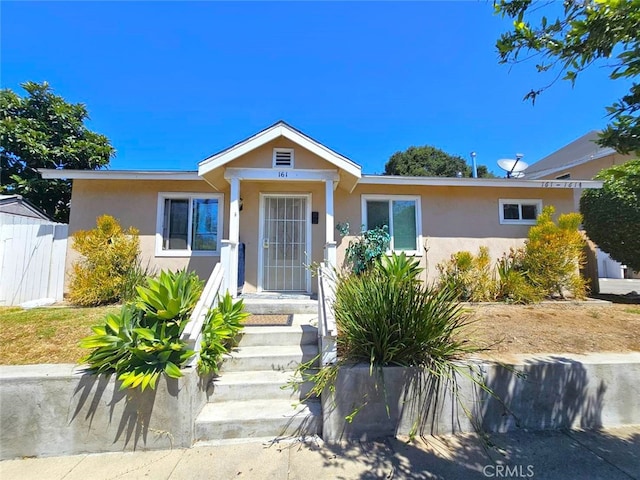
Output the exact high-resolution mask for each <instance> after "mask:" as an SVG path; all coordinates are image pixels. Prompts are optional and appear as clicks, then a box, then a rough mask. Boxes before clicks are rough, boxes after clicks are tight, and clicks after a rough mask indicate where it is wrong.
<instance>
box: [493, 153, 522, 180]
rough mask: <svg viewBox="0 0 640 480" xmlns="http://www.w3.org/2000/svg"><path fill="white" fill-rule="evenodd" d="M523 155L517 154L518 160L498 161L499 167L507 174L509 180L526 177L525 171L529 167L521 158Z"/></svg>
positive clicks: (502, 159)
mask: <svg viewBox="0 0 640 480" xmlns="http://www.w3.org/2000/svg"><path fill="white" fill-rule="evenodd" d="M522 157H523V155H522V154H520V153H518V154H516V158H515V159H513V158H501V159H500V160H498V166H499V167H500V168H501V169H503V170H504V171H505V172H507V178H522V177H524V170H526V169H527V167H528V166H529V165H528V164H527V163H526V162H523V161H522V160H521V158H522Z"/></svg>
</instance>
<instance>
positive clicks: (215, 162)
mask: <svg viewBox="0 0 640 480" xmlns="http://www.w3.org/2000/svg"><path fill="white" fill-rule="evenodd" d="M278 137H285V138H288V139H289V140H291V141H292V142H294V143H297V144H298V145H300V146H301V147H303V148H305V149H306V150H309V151H310V152H311V153H313V154H315V155H317V156H319V157H320V158H323V159H324V160H326V161H327V162H329V163H332V164H333V165H335V166H336V167H338V168H340V169H342V170H344V171H345V172H347V173H350V174H351V175H353V176H355V177H357V178H360V177H361V176H362V171H361V168H360V166H359V165H357V164H355V163H354V162H352V161H351V160H349V159H348V158H346V157H343V156H342V155H340V154H338V153H336V152H334V151H333V150H330V149H329V148H327V147H325V146H324V145H322V144H321V143H318V142H316V141H315V140H313V139H311V138H309V137H307V136H306V135H303V134H301V133H300V132H297V131H296V130H294V129H293V128H291V127H289V126H288V125H287V124H285V123H284V122H278V123H276V124H275V125H273V126H271V127H269V128H267V129H266V130H263V131H262V132H259V133H257V134H255V135H254V136H252V137H250V138H248V139H246V140H244V141H243V142H240V143H238V144H237V145H234V146H232V147H230V148H228V149H226V150H223V151H222V152H220V153H217V154H215V155H212V156H210V157H208V158H206V159H204V160H203V161H201V162H200V163H199V164H198V175H200V176H202V175H205V174H207V173H208V172H210V171H212V170H215V169H216V168H219V167H221V166H223V165H225V164H227V163H229V162H231V161H232V160H235V159H236V158H238V157H241V156H242V155H245V154H246V153H249V152H251V151H252V150H255V149H256V148H258V147H261V146H262V145H265V144H266V143H269V142H270V141H272V140H275V139H276V138H278Z"/></svg>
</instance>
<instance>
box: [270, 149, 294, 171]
mask: <svg viewBox="0 0 640 480" xmlns="http://www.w3.org/2000/svg"><path fill="white" fill-rule="evenodd" d="M273 167H274V168H276V167H277V168H293V148H274V149H273Z"/></svg>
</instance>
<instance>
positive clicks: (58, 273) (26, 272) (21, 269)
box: [0, 195, 67, 305]
mask: <svg viewBox="0 0 640 480" xmlns="http://www.w3.org/2000/svg"><path fill="white" fill-rule="evenodd" d="M66 251H67V225H64V224H60V223H56V222H55V221H53V220H52V219H51V218H50V217H49V216H48V215H47V214H45V213H44V212H43V211H42V210H40V209H39V208H38V207H36V206H34V205H32V204H31V203H29V202H28V201H27V200H25V199H24V198H22V196H20V195H0V305H20V304H24V303H25V302H32V301H41V302H46V303H53V302H54V301H59V300H62V296H63V282H64V271H65V268H64V267H65V256H66Z"/></svg>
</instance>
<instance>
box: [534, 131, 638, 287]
mask: <svg viewBox="0 0 640 480" xmlns="http://www.w3.org/2000/svg"><path fill="white" fill-rule="evenodd" d="M599 133H600V132H599V131H598V130H592V131H590V132H589V133H587V134H585V135H583V136H582V137H580V138H578V139H576V140H574V141H573V142H571V143H569V144H567V145H565V146H564V147H562V148H561V149H559V150H556V151H555V152H553V153H551V154H550V155H547V156H546V157H544V158H543V159H541V160H539V161H538V162H536V163H534V164H532V165H531V166H530V167H529V168H527V169H526V170H525V178H528V179H533V180H535V179H552V180H564V181H571V180H578V181H579V180H591V179H592V178H593V177H595V176H596V174H598V172H600V170H602V169H604V168H609V167H613V166H614V165H622V164H623V163H625V162H628V161H629V160H632V159H633V158H636V157H635V156H633V155H622V154H620V153H617V152H616V151H615V150H614V149H613V148H608V147H601V146H599V145H598V144H597V143H596V140H598V134H599ZM581 195H582V189H575V190H574V199H573V202H574V208H575V210H576V211H579V210H580V196H581ZM597 257H598V275H599V276H600V277H601V278H625V277H627V278H634V277H635V278H640V275H639V274H638V273H635V274H634V273H633V272H632V271H630V270H629V269H627V268H626V267H625V266H624V265H622V264H620V263H619V262H616V261H615V260H613V259H612V258H611V257H610V256H609V255H608V254H607V253H605V252H603V251H602V250H600V249H597Z"/></svg>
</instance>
